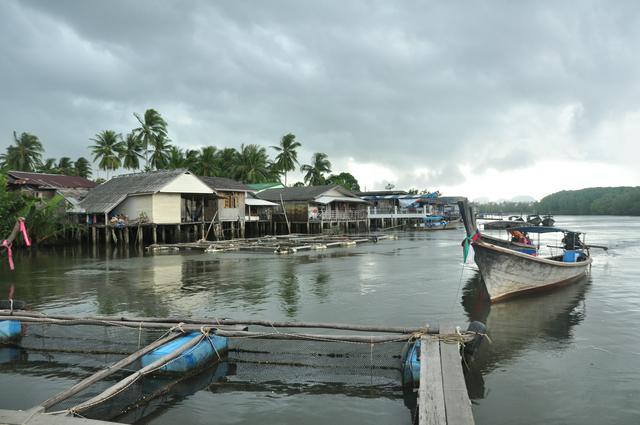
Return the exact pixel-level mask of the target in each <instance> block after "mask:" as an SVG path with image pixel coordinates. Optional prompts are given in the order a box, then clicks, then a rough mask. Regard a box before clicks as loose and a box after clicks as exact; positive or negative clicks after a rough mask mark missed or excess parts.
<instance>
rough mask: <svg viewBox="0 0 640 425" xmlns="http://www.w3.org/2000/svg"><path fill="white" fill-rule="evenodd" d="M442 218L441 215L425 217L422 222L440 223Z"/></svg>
mask: <svg viewBox="0 0 640 425" xmlns="http://www.w3.org/2000/svg"><path fill="white" fill-rule="evenodd" d="M441 220H444V217H443V216H441V215H427V216H425V217H424V221H441Z"/></svg>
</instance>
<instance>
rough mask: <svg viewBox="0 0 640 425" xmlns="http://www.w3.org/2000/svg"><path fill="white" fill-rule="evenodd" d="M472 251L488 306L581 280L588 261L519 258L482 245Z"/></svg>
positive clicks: (589, 262) (524, 256)
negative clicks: (489, 303) (489, 302)
mask: <svg viewBox="0 0 640 425" xmlns="http://www.w3.org/2000/svg"><path fill="white" fill-rule="evenodd" d="M473 247H474V251H475V262H476V264H477V265H478V269H479V270H480V274H481V275H482V279H483V280H484V284H485V286H486V288H487V292H488V293H489V296H490V298H491V302H492V303H493V302H498V301H501V300H504V299H507V298H510V297H513V296H517V295H523V294H526V293H531V292H535V291H540V290H545V289H549V288H551V287H553V286H557V285H562V284H567V283H571V282H573V281H575V280H577V279H579V278H580V277H582V276H584V275H585V274H586V273H587V271H588V269H589V266H590V265H591V258H587V259H586V260H584V261H578V262H563V261H556V260H551V259H547V258H540V257H535V256H533V255H528V254H523V253H520V252H517V251H514V250H511V249H507V248H504V247H499V246H496V245H492V244H488V243H486V242H479V243H475V244H474V245H473Z"/></svg>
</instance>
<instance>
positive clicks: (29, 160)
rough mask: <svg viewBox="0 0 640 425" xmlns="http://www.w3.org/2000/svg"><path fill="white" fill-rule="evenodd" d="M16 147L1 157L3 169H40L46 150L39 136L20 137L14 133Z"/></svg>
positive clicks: (13, 146)
mask: <svg viewBox="0 0 640 425" xmlns="http://www.w3.org/2000/svg"><path fill="white" fill-rule="evenodd" d="M13 140H14V143H15V144H14V145H10V146H9V147H7V152H6V153H4V154H2V155H0V164H2V168H5V169H9V170H15V171H35V170H37V169H38V168H39V166H40V164H41V160H42V153H43V152H44V149H43V147H42V143H40V140H38V137H37V136H34V135H33V134H30V133H22V134H21V135H20V137H18V135H17V134H16V132H15V131H14V132H13Z"/></svg>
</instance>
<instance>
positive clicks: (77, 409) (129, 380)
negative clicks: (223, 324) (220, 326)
mask: <svg viewBox="0 0 640 425" xmlns="http://www.w3.org/2000/svg"><path fill="white" fill-rule="evenodd" d="M205 338H206V335H205V334H201V335H200V336H199V337H198V338H195V339H193V340H191V341H189V342H187V343H186V344H184V345H182V346H180V347H178V348H176V349H175V350H173V351H172V352H170V353H169V354H167V355H165V356H162V357H161V358H159V359H158V360H156V361H155V362H153V363H151V364H149V365H147V366H145V367H143V368H142V369H140V370H138V371H136V372H134V373H132V374H131V375H129V376H127V377H126V378H124V379H123V380H121V381H119V382H118V383H117V384H115V385H113V386H111V387H109V388H107V389H106V390H104V391H103V392H102V393H100V394H98V395H97V396H95V397H92V398H90V399H89V400H87V401H85V402H83V403H80V404H78V405H76V406H74V407H72V408H71V409H69V410H70V411H71V412H72V413H81V412H83V411H85V410H87V409H90V408H91V407H93V406H95V405H97V404H100V403H102V402H103V401H105V400H107V399H108V398H110V397H112V396H114V395H115V394H117V393H118V392H120V391H122V390H123V389H125V388H127V387H128V386H129V385H131V384H133V383H134V382H136V381H137V380H138V379H140V378H142V377H143V376H145V375H148V374H149V373H151V372H153V371H155V370H157V369H160V368H161V367H162V366H164V365H165V364H167V363H169V362H170V361H171V360H174V359H176V358H177V357H179V356H180V355H181V354H182V353H184V352H185V351H187V350H189V349H191V348H192V347H195V346H196V345H198V344H200V343H201V342H202V341H203V340H204V339H205Z"/></svg>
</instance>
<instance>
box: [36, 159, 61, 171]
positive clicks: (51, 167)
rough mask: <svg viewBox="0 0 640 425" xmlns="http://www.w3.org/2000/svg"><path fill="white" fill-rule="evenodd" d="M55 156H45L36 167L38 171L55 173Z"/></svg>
mask: <svg viewBox="0 0 640 425" xmlns="http://www.w3.org/2000/svg"><path fill="white" fill-rule="evenodd" d="M56 167H57V165H56V159H55V158H47V159H46V160H45V161H44V162H43V163H42V164H40V166H39V167H38V172H39V173H49V174H56V173H57V172H58V170H57V168H56Z"/></svg>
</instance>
